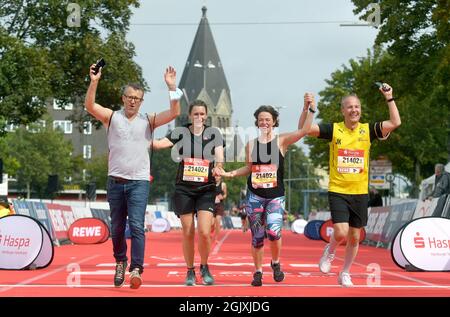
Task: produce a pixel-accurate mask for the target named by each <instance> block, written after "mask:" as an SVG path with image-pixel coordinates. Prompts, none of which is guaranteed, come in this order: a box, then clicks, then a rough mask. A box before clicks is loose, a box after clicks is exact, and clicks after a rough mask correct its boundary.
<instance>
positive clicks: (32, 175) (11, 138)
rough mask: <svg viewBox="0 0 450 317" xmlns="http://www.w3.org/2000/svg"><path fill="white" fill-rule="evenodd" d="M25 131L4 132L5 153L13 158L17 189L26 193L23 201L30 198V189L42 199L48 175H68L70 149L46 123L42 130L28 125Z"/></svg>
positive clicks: (23, 128) (61, 177)
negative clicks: (16, 166) (15, 167)
mask: <svg viewBox="0 0 450 317" xmlns="http://www.w3.org/2000/svg"><path fill="white" fill-rule="evenodd" d="M28 128H29V129H28V130H27V129H26V128H25V127H20V128H19V129H17V130H15V132H11V133H8V135H7V137H6V139H5V143H6V152H7V154H8V156H10V157H11V158H14V159H13V160H12V162H17V164H18V165H19V168H18V169H16V173H15V176H16V179H17V183H18V187H19V189H20V188H24V189H25V190H26V192H27V198H30V197H31V192H32V190H34V191H35V192H36V193H37V195H38V197H43V196H44V194H45V190H46V187H47V180H48V175H58V176H59V178H60V179H63V178H64V177H67V176H69V175H70V174H69V173H70V170H71V157H70V153H71V152H72V151H73V148H72V145H71V144H70V143H69V142H68V141H65V140H64V137H63V134H62V133H61V132H60V131H58V130H56V131H55V130H53V125H52V124H51V122H50V121H48V122H47V123H46V126H45V127H38V126H34V125H31V126H29V127H28ZM9 162H10V161H6V162H5V167H6V170H7V171H8V172H11V171H13V169H14V166H10V165H9V164H10V163H9ZM12 175H14V174H12Z"/></svg>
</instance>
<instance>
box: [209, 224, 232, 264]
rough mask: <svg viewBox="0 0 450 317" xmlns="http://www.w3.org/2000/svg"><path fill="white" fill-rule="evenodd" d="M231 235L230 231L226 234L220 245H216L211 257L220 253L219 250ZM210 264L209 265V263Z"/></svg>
mask: <svg viewBox="0 0 450 317" xmlns="http://www.w3.org/2000/svg"><path fill="white" fill-rule="evenodd" d="M230 234H231V231H228V232H227V233H226V234H225V237H223V238H222V239H221V240H220V241H219V243H217V244H216V246H215V247H214V250H213V251H212V252H211V255H216V254H217V253H218V252H219V250H220V247H221V246H222V244H223V243H224V242H225V240H226V239H227V238H228V236H229V235H230ZM208 264H209V263H208Z"/></svg>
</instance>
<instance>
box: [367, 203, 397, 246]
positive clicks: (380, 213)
mask: <svg viewBox="0 0 450 317" xmlns="http://www.w3.org/2000/svg"><path fill="white" fill-rule="evenodd" d="M391 208H392V206H386V207H372V208H370V209H369V216H368V219H367V226H366V232H367V240H370V241H374V242H379V241H380V239H381V234H382V233H383V228H384V225H385V223H386V219H387V218H388V216H389V213H390V211H391Z"/></svg>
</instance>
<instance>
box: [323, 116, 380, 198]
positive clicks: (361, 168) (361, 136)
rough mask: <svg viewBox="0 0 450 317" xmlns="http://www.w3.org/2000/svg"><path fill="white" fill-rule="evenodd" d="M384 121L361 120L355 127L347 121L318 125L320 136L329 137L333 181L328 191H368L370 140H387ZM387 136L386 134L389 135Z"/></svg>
mask: <svg viewBox="0 0 450 317" xmlns="http://www.w3.org/2000/svg"><path fill="white" fill-rule="evenodd" d="M381 128H382V123H381V122H376V123H373V124H369V123H358V126H357V127H356V128H355V129H354V130H350V129H348V128H347V127H346V126H345V124H344V122H339V123H333V124H319V129H320V134H319V138H321V139H327V140H330V143H329V144H330V163H329V164H330V182H329V185H328V191H330V192H334V193H340V194H350V195H357V194H367V193H368V187H369V159H370V145H371V142H372V141H373V140H374V139H375V138H378V139H380V140H383V139H385V138H384V137H383V133H382V130H381ZM386 137H387V136H386Z"/></svg>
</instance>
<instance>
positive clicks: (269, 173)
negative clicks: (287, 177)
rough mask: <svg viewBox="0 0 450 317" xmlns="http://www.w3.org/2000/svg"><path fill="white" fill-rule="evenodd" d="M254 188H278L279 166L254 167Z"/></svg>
mask: <svg viewBox="0 0 450 317" xmlns="http://www.w3.org/2000/svg"><path fill="white" fill-rule="evenodd" d="M252 186H253V188H274V187H277V166H276V165H275V164H264V165H252Z"/></svg>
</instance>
